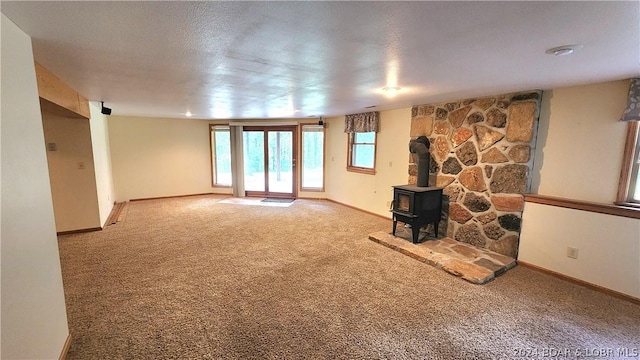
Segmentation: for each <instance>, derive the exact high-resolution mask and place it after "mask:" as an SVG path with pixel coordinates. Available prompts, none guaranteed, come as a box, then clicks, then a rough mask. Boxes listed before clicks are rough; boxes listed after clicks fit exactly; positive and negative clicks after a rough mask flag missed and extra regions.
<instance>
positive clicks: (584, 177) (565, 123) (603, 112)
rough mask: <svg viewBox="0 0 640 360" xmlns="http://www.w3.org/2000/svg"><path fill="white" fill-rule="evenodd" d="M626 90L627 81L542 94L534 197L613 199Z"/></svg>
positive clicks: (621, 149)
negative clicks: (542, 195) (537, 195)
mask: <svg viewBox="0 0 640 360" xmlns="http://www.w3.org/2000/svg"><path fill="white" fill-rule="evenodd" d="M628 92H629V81H628V80H624V81H614V82H607V83H602V84H591V85H584V86H576V87H570V88H562V89H554V90H551V91H545V92H544V95H543V99H542V109H541V111H540V124H539V127H538V139H537V145H536V154H535V160H534V169H533V175H534V176H533V179H532V183H531V185H532V187H531V192H532V193H536V194H544V195H553V196H559V197H565V198H569V199H576V200H586V201H595V202H603V203H612V202H614V201H615V198H616V192H617V191H618V180H619V178H620V166H621V165H622V153H623V151H624V139H625V134H626V130H627V125H626V123H623V122H621V121H620V116H621V115H622V111H623V110H624V109H625V107H626V104H627V94H628Z"/></svg>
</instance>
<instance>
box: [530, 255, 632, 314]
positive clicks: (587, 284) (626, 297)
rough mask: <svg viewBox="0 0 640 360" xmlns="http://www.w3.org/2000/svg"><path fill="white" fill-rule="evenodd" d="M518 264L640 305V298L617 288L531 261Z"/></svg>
mask: <svg viewBox="0 0 640 360" xmlns="http://www.w3.org/2000/svg"><path fill="white" fill-rule="evenodd" d="M518 265H520V266H522V267H525V268H529V269H531V270H535V271H538V272H541V273H544V274H547V275H551V276H553V277H555V278H558V279H561V280H565V281H568V282H570V283H574V284H576V285H580V286H584V287H586V288H588V289H591V290H595V291H598V292H601V293H604V294H607V295H611V296H613V297H617V298H618V299H622V300H626V301H629V302H632V303H634V304H636V305H640V298H637V297H634V296H631V295H627V294H624V293H621V292H618V291H615V290H611V289H608V288H606V287H603V286H600V285H596V284H592V283H590V282H587V281H584V280H580V279H576V278H574V277H571V276H568V275H565V274H561V273H559V272H556V271H553V270H549V269H545V268H543V267H540V266H537V265H533V264H529V263H527V262H524V261H520V260H518Z"/></svg>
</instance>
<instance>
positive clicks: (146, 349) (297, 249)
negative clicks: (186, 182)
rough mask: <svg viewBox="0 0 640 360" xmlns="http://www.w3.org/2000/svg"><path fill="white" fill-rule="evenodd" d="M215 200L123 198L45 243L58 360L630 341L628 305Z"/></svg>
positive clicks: (341, 217)
mask: <svg viewBox="0 0 640 360" xmlns="http://www.w3.org/2000/svg"><path fill="white" fill-rule="evenodd" d="M220 199H222V198H221V197H216V196H198V197H187V198H178V199H164V200H148V201H141V202H133V203H130V205H129V206H128V209H127V213H126V214H127V215H126V218H125V219H124V221H122V222H118V223H117V225H114V226H109V227H107V228H106V229H105V230H103V231H101V232H94V233H85V234H74V235H65V236H60V238H59V246H60V256H61V261H62V270H63V278H64V286H65V295H66V301H67V311H68V318H69V326H70V331H71V334H72V336H73V342H72V345H71V348H70V351H69V354H68V359H303V358H309V359H516V358H544V355H550V354H551V353H552V352H558V351H562V353H563V354H565V355H568V356H564V357H562V358H565V359H566V358H576V357H577V356H576V355H586V354H591V355H595V354H596V353H594V352H593V351H594V349H595V350H596V351H598V353H597V354H600V352H599V350H597V349H603V350H606V351H607V353H603V354H604V355H606V358H615V357H620V358H622V356H620V355H618V354H619V353H618V351H619V349H622V350H621V351H625V350H624V349H628V351H627V353H626V354H627V355H628V354H632V355H633V349H636V350H635V351H636V352H637V351H638V348H639V347H640V340H639V339H640V306H638V305H635V304H632V303H629V302H625V301H623V300H620V299H617V298H613V297H610V296H608V295H605V294H602V293H598V292H595V291H592V290H589V289H586V288H583V287H580V286H577V285H573V284H570V283H567V282H564V281H561V280H558V279H555V278H552V277H550V276H547V275H544V274H541V273H538V272H535V271H533V270H530V269H525V268H520V267H516V268H515V269H513V270H511V271H509V272H508V273H506V274H505V275H503V276H501V277H499V278H497V279H496V280H495V281H492V282H490V283H488V284H486V285H474V284H470V283H468V282H466V281H464V280H462V279H460V278H457V277H455V276H452V275H450V274H447V273H445V272H443V271H442V270H438V269H436V268H433V267H431V266H429V265H427V264H424V263H421V262H419V261H416V260H414V259H411V258H409V257H407V256H405V255H402V254H400V253H398V252H396V251H393V250H390V249H388V248H386V247H384V246H381V245H379V244H376V243H374V242H372V241H370V240H368V239H367V234H369V233H371V232H374V231H378V230H387V231H391V222H390V221H388V220H385V219H381V218H378V217H375V216H372V215H368V214H366V213H362V212H359V211H356V210H353V209H350V208H347V207H344V206H341V205H338V204H335V203H331V202H328V201H314V200H296V201H295V202H294V203H293V204H292V205H291V206H290V207H287V208H279V207H262V206H247V205H239V204H224V203H218V201H219V200H220ZM602 270H603V271H606V269H602ZM608 349H611V353H609V350H608ZM589 351H591V352H590V353H588V352H589ZM546 358H550V356H546ZM556 358H557V357H556ZM594 358H605V357H593V356H592V357H591V359H594Z"/></svg>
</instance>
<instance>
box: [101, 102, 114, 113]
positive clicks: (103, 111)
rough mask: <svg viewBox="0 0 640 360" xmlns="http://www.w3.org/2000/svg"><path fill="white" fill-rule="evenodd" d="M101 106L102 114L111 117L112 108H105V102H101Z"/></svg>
mask: <svg viewBox="0 0 640 360" xmlns="http://www.w3.org/2000/svg"><path fill="white" fill-rule="evenodd" d="M100 104H101V105H102V109H100V112H101V113H103V114H104V115H111V108H108V107H104V101H100Z"/></svg>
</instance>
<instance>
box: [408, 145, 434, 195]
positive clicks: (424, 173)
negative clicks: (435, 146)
mask: <svg viewBox="0 0 640 360" xmlns="http://www.w3.org/2000/svg"><path fill="white" fill-rule="evenodd" d="M430 146H431V143H430V142H429V139H428V138H427V137H426V136H419V137H418V138H417V139H415V140H411V141H409V151H410V152H411V153H412V154H417V155H418V180H417V183H416V185H417V186H420V187H427V186H429V165H430V164H429V163H430V161H431V156H430V154H429V147H430ZM414 158H415V157H414Z"/></svg>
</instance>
